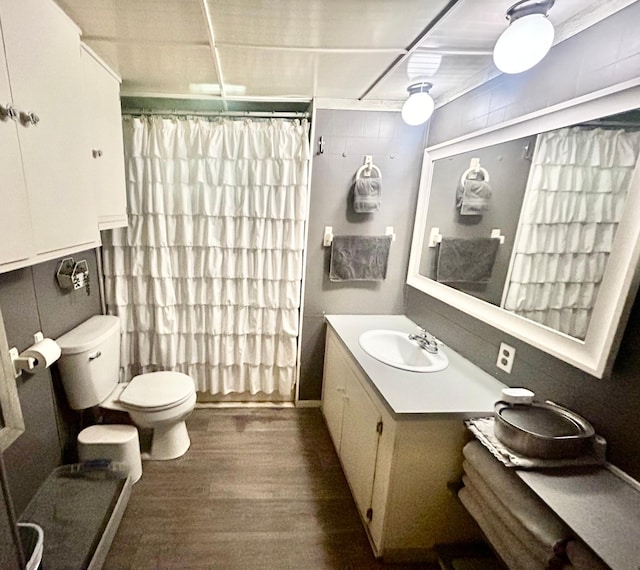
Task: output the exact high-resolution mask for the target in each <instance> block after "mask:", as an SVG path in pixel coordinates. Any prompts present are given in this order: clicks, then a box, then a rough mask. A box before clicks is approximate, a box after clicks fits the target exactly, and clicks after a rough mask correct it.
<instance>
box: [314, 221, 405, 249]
mask: <svg viewBox="0 0 640 570" xmlns="http://www.w3.org/2000/svg"><path fill="white" fill-rule="evenodd" d="M384 235H386V236H391V241H392V242H394V241H396V234H395V233H394V231H393V226H386V227H385V228H384ZM332 243H333V226H325V227H324V234H323V236H322V245H323V246H324V247H330V246H331V244H332Z"/></svg>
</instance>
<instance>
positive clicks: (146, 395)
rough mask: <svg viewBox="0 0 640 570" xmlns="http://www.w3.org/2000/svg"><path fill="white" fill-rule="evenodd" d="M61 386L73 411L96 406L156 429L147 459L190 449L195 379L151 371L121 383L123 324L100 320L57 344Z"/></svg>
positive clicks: (108, 317) (107, 317) (174, 455)
mask: <svg viewBox="0 0 640 570" xmlns="http://www.w3.org/2000/svg"><path fill="white" fill-rule="evenodd" d="M56 342H57V343H58V345H60V348H61V349H62V355H61V356H60V360H59V361H58V368H59V370H60V377H61V379H62V385H63V386H64V390H65V393H66V395H67V400H68V401H69V405H70V406H71V407H72V408H73V409H74V410H84V409H87V408H91V407H93V406H100V407H101V408H105V409H110V410H120V411H125V412H128V414H129V416H130V417H131V419H132V420H133V422H134V423H135V424H136V425H137V426H138V427H142V428H151V429H152V430H153V437H152V441H151V451H150V453H149V454H148V455H147V456H144V458H146V459H160V460H164V459H176V458H177V457H180V456H182V455H184V454H185V453H186V452H187V450H188V449H189V446H190V444H191V442H190V440H189V433H188V432H187V426H186V423H185V420H186V418H187V416H188V415H189V414H190V413H191V412H192V411H193V409H194V407H195V404H196V390H195V386H194V383H193V380H192V379H191V378H190V377H189V376H187V375H186V374H182V373H181V372H169V371H164V372H151V373H148V374H140V375H139V376H135V377H134V378H133V379H132V380H131V381H130V382H127V383H119V382H118V380H119V373H120V320H119V319H118V317H115V316H113V315H96V316H93V317H91V318H90V319H88V320H86V321H85V322H83V323H82V324H80V325H78V326H77V327H76V328H74V329H72V330H70V331H69V332H68V333H66V334H64V335H62V336H61V337H60V338H58V339H56Z"/></svg>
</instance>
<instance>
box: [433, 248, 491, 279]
mask: <svg viewBox="0 0 640 570" xmlns="http://www.w3.org/2000/svg"><path fill="white" fill-rule="evenodd" d="M499 245H500V240H498V239H495V238H447V237H443V238H442V241H441V242H440V247H439V248H438V268H437V276H436V278H437V280H438V281H440V282H441V283H488V282H489V280H490V279H491V271H492V270H493V264H494V263H495V261H496V255H497V253H498V247H499Z"/></svg>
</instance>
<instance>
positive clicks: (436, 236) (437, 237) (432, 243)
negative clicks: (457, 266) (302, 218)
mask: <svg viewBox="0 0 640 570" xmlns="http://www.w3.org/2000/svg"><path fill="white" fill-rule="evenodd" d="M387 235H389V233H388V232H387ZM489 237H491V238H494V239H497V240H500V245H502V244H503V243H504V240H505V239H506V238H505V236H504V235H502V232H501V231H500V229H499V228H494V229H492V230H491V235H490V236H489ZM441 241H442V234H441V233H440V228H431V231H430V232H429V240H428V241H427V245H428V246H429V247H436V246H437V245H438V244H439V243H440V242H441ZM325 245H326V244H325ZM329 245H331V243H329Z"/></svg>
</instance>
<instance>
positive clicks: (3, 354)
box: [0, 312, 24, 453]
mask: <svg viewBox="0 0 640 570" xmlns="http://www.w3.org/2000/svg"><path fill="white" fill-rule="evenodd" d="M0 408H1V409H2V423H0V453H2V452H3V451H4V450H5V449H7V447H9V446H10V445H11V444H12V443H13V442H14V441H15V440H16V439H18V437H20V435H21V434H22V433H23V432H24V420H23V418H22V408H21V407H20V400H19V398H18V389H17V386H16V379H15V377H14V374H13V363H12V362H11V356H10V355H9V346H8V344H7V335H6V333H5V329H4V321H3V319H2V313H1V312H0Z"/></svg>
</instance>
